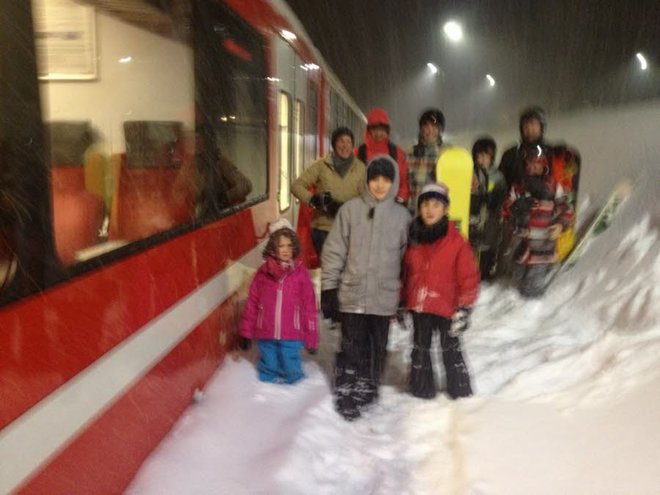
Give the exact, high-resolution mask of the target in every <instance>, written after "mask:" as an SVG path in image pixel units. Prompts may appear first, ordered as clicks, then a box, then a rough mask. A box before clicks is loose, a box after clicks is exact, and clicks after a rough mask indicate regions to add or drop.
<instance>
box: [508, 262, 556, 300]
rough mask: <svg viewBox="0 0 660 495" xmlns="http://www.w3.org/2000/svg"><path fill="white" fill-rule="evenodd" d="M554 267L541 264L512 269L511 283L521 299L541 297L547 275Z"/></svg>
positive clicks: (516, 266)
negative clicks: (514, 285)
mask: <svg viewBox="0 0 660 495" xmlns="http://www.w3.org/2000/svg"><path fill="white" fill-rule="evenodd" d="M553 266H554V265H552V264H549V263H542V264H537V265H520V264H517V263H516V265H515V266H514V268H513V277H512V279H513V282H514V283H515V284H516V287H517V288H518V292H520V295H521V296H523V297H528V298H536V297H541V296H542V295H543V293H544V292H545V289H546V279H547V277H548V273H550V271H551V270H552V267H553Z"/></svg>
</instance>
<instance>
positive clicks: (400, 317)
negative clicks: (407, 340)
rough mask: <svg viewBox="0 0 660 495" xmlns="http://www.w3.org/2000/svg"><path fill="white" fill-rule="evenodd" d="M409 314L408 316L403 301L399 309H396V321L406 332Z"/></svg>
mask: <svg viewBox="0 0 660 495" xmlns="http://www.w3.org/2000/svg"><path fill="white" fill-rule="evenodd" d="M407 314H408V310H407V309H406V305H405V304H404V303H403V301H401V302H399V307H398V308H396V321H397V323H398V324H399V326H400V327H401V328H403V329H404V330H407V327H406V315H407Z"/></svg>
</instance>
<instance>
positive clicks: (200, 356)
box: [20, 296, 238, 495]
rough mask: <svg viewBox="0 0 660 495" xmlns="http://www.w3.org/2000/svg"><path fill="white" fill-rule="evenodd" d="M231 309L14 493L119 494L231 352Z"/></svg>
mask: <svg viewBox="0 0 660 495" xmlns="http://www.w3.org/2000/svg"><path fill="white" fill-rule="evenodd" d="M237 304H238V301H237V298H236V297H235V296H234V297H232V298H230V299H229V300H227V301H226V302H225V303H224V304H223V305H222V306H221V307H220V308H218V309H217V310H215V311H214V312H213V313H212V314H211V315H210V316H209V317H208V318H207V319H206V320H205V321H204V322H203V323H202V324H201V325H199V326H198V327H196V328H195V330H193V331H192V332H191V333H190V334H189V335H188V337H187V338H186V339H184V340H183V341H182V342H181V343H180V344H178V345H177V346H176V347H175V348H174V349H173V350H172V351H171V352H170V353H169V354H168V355H167V356H166V357H165V358H164V359H163V360H162V361H160V362H159V363H158V364H157V365H156V366H155V367H154V368H152V369H151V371H149V373H147V374H146V375H145V376H144V377H143V378H142V379H141V380H139V381H138V382H137V383H136V384H135V385H134V386H133V387H132V388H131V389H130V390H129V391H128V392H126V393H125V394H124V395H122V396H121V398H120V399H119V400H118V401H117V402H116V403H114V404H113V405H112V406H111V407H110V408H108V409H107V410H106V411H105V412H104V413H103V414H102V415H101V416H100V417H99V418H98V419H97V420H96V421H94V422H93V423H92V424H91V425H90V426H88V427H87V428H86V429H85V430H84V431H83V433H81V434H80V435H79V436H78V437H77V438H76V439H75V440H73V441H72V442H71V443H70V444H69V445H68V446H66V447H65V448H64V449H63V450H62V451H61V452H59V453H58V454H57V455H56V457H55V458H54V460H52V461H51V462H50V463H48V464H46V465H45V466H44V467H43V468H42V469H41V470H40V472H39V473H38V474H36V475H35V476H34V477H33V478H32V479H31V480H30V481H29V482H28V483H27V484H26V485H24V486H23V487H22V488H21V489H20V493H24V494H42V493H48V494H50V495H57V494H68V495H70V494H74V493H81V494H82V493H86V494H87V493H103V494H113V493H121V492H122V491H123V490H124V489H125V488H126V487H127V486H128V484H129V483H130V482H131V480H132V479H133V477H134V476H135V473H136V471H137V470H138V469H139V467H140V465H141V464H142V462H144V460H145V459H146V457H147V456H148V455H149V454H150V453H151V451H152V449H153V448H154V446H155V445H157V444H158V443H159V442H160V440H161V439H162V438H163V437H164V436H165V435H166V434H167V432H168V431H169V430H170V428H171V427H172V426H173V425H174V423H175V422H176V420H177V419H178V417H179V416H180V415H181V413H182V412H183V410H184V409H185V408H186V407H188V406H189V405H190V403H191V398H192V395H193V393H194V390H195V388H198V387H199V388H201V387H202V386H203V385H204V384H205V383H206V381H207V380H208V378H209V377H210V376H211V375H212V374H213V372H214V371H215V370H216V369H217V366H218V363H219V362H220V361H221V360H222V358H223V357H224V355H225V354H226V352H227V350H228V349H230V348H231V347H230V346H231V345H232V344H233V342H232V336H233V330H232V329H233V328H235V327H236V324H237V322H236V319H237V318H238V312H237ZM221 334H222V336H220V335H221ZM225 336H226V337H227V339H226V340H225V339H224V337H225ZM219 337H220V338H219Z"/></svg>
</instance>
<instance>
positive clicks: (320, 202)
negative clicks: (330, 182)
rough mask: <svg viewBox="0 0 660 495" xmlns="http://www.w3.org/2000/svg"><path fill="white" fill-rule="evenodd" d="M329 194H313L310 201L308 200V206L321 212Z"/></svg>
mask: <svg viewBox="0 0 660 495" xmlns="http://www.w3.org/2000/svg"><path fill="white" fill-rule="evenodd" d="M329 195H330V193H323V194H315V195H314V196H312V199H310V200H309V206H311V207H312V208H314V209H315V210H318V211H323V209H324V208H325V203H326V202H327V201H328V200H327V199H326V196H329Z"/></svg>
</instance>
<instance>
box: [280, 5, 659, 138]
mask: <svg viewBox="0 0 660 495" xmlns="http://www.w3.org/2000/svg"><path fill="white" fill-rule="evenodd" d="M287 2H288V4H289V5H290V6H291V8H292V10H293V11H294V12H295V13H296V14H297V15H298V17H299V18H300V19H301V21H302V23H303V25H304V26H305V28H306V30H307V32H308V34H309V35H310V37H311V38H312V40H313V42H314V43H315V45H316V46H317V48H318V49H319V50H320V51H321V53H322V54H323V55H324V57H325V59H326V61H327V62H328V63H329V64H330V66H331V67H332V69H333V70H334V72H335V73H336V74H337V75H338V76H339V78H340V79H341V80H342V82H343V83H344V85H345V86H346V88H347V89H348V91H349V92H350V93H351V94H352V95H353V97H354V98H355V100H356V101H357V102H358V104H359V105H360V106H361V107H362V109H363V110H364V111H365V112H366V110H368V108H369V107H371V106H382V107H384V108H385V109H386V110H388V112H389V113H390V116H391V118H392V120H393V124H394V127H395V130H398V131H399V132H397V133H395V135H397V134H398V135H399V136H405V137H406V138H409V137H410V136H414V135H415V134H416V120H417V115H418V114H419V113H420V111H421V110H422V109H423V108H425V107H428V106H439V107H440V108H441V109H442V110H443V111H444V112H445V115H446V117H447V130H448V131H449V132H458V131H460V130H464V129H475V128H480V129H488V128H489V127H491V128H492V127H500V126H507V125H515V122H517V115H518V113H519V111H520V109H521V108H522V107H523V106H526V105H528V104H530V103H535V104H540V105H542V106H544V107H545V108H546V110H547V111H548V113H549V114H550V116H551V115H552V113H553V112H560V111H567V110H571V109H578V108H580V109H581V108H584V107H601V106H608V105H613V104H618V103H622V102H628V101H635V100H640V99H646V98H653V97H658V96H660V70H659V66H660V1H658V0H630V1H622V0H600V1H597V0H573V1H570V0H555V1H549V0H499V1H496V0H490V1H486V0H482V1H476V0H463V1H458V0H453V1H438V0H435V1H433V0H287ZM450 18H454V19H457V20H459V21H460V22H461V23H462V24H463V29H464V32H465V39H464V41H463V42H462V43H461V44H451V43H449V42H448V41H447V40H446V39H445V38H444V36H443V34H442V25H443V24H444V22H445V21H446V20H448V19H450ZM638 51H641V52H643V53H644V54H645V55H646V58H647V59H648V61H649V64H650V67H649V69H648V70H647V71H645V72H642V71H641V70H640V68H639V67H640V66H639V63H638V61H637V59H636V58H635V53H636V52H638ZM429 61H432V62H434V63H436V65H438V66H439V67H440V68H441V69H442V72H441V73H440V74H439V75H438V76H436V77H435V78H433V77H431V76H430V73H429V72H428V69H426V63H427V62H429ZM487 73H490V74H492V75H493V76H494V77H495V79H496V81H497V82H496V86H495V87H494V88H492V89H491V88H489V87H488V84H487V81H486V79H485V75H486V74H487Z"/></svg>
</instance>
